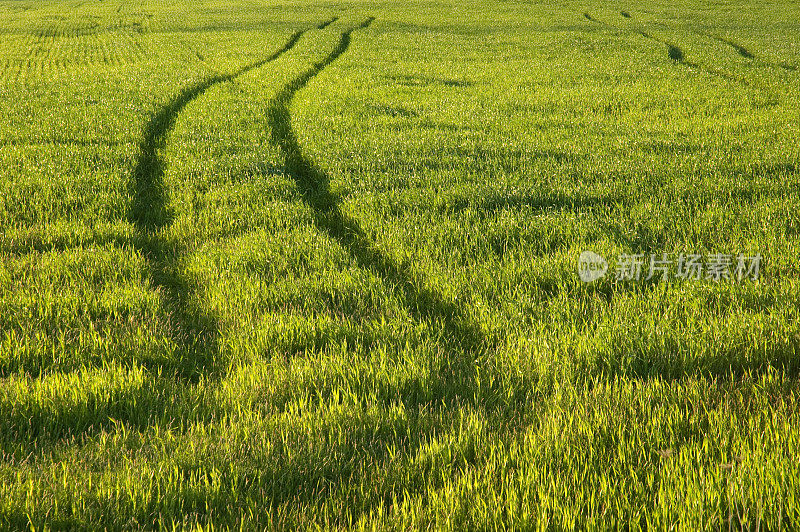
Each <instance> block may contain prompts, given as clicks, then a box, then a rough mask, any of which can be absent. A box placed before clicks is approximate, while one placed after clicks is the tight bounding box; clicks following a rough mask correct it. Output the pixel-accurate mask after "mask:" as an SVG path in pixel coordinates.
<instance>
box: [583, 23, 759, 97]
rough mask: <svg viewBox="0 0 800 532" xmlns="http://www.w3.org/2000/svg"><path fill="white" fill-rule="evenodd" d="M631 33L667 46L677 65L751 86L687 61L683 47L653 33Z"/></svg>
mask: <svg viewBox="0 0 800 532" xmlns="http://www.w3.org/2000/svg"><path fill="white" fill-rule="evenodd" d="M583 16H584V17H585V18H586V19H587V20H590V21H592V22H595V23H597V24H602V25H604V26H608V27H610V28H616V29H622V28H620V27H618V26H614V25H613V24H609V23H607V22H603V21H600V20H598V19H596V18H594V17H592V16H591V15H589V14H588V13H584V14H583ZM630 31H633V33H635V34H637V35H641V36H642V37H644V38H646V39H649V40H651V41H654V42H657V43H659V44H662V45H664V46H666V47H667V55H668V56H669V58H670V59H672V60H673V61H674V62H675V63H677V64H680V65H683V66H685V67H688V68H692V69H695V70H699V71H701V72H705V73H706V74H709V75H711V76H717V77H720V78H723V79H725V80H727V81H730V82H733V83H741V84H742V85H745V86H750V83H748V81H747V80H746V79H744V78H740V77H737V76H734V75H732V74H729V73H727V72H724V71H722V70H717V69H716V68H710V67H707V66H704V65H701V64H700V63H695V62H694V61H689V60H688V59H686V54H685V53H684V52H683V50H682V49H681V47H680V46H678V45H677V44H675V43H673V42H670V41H668V40H666V39H662V38H660V37H657V36H655V35H653V34H651V33H648V32H646V31H644V30H630Z"/></svg>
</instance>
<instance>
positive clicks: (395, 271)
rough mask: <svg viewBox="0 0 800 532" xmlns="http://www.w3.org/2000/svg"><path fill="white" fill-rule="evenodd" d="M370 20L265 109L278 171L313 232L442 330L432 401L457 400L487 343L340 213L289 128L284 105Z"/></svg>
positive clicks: (468, 321) (321, 175)
mask: <svg viewBox="0 0 800 532" xmlns="http://www.w3.org/2000/svg"><path fill="white" fill-rule="evenodd" d="M373 20H374V19H373V18H370V19H368V20H366V21H365V22H364V23H362V24H361V25H359V26H356V27H354V28H351V29H350V30H348V31H346V32H344V33H342V34H341V37H340V40H339V43H338V45H337V46H336V48H335V49H334V50H333V51H332V52H331V53H330V54H329V55H328V56H327V57H326V58H325V59H323V60H322V61H320V62H318V63H316V64H314V65H313V66H312V67H311V68H310V69H308V70H306V71H305V72H303V73H302V74H300V75H299V76H298V77H296V78H295V79H294V80H292V81H291V82H289V83H288V84H287V85H285V86H284V88H283V89H282V90H281V91H280V92H279V93H278V94H277V95H276V96H275V97H274V98H273V100H272V101H271V103H270V105H269V107H268V109H267V114H268V120H269V126H270V129H271V140H272V142H273V144H274V145H276V146H278V147H279V148H280V150H281V152H282V153H283V159H284V167H285V169H286V171H287V173H288V174H289V175H290V176H291V177H292V178H293V179H294V181H295V183H296V184H297V187H298V189H299V191H300V193H301V195H302V199H303V201H304V202H305V203H306V205H308V207H309V208H310V209H311V211H312V216H313V223H314V225H315V226H316V227H317V229H318V230H319V231H321V232H323V233H325V234H327V235H328V236H329V237H330V238H331V239H333V240H335V241H336V242H337V243H338V244H339V245H340V246H341V247H342V248H343V249H344V250H345V251H347V252H348V253H349V254H350V256H351V257H352V258H353V259H354V260H355V262H356V263H357V264H358V265H359V267H361V268H364V269H366V270H369V271H371V272H373V273H374V274H375V275H377V276H378V277H379V278H381V279H382V280H383V282H384V283H385V285H386V286H387V287H389V289H390V290H392V291H393V292H395V294H396V295H397V296H398V297H400V298H401V300H402V301H404V303H405V306H406V308H407V309H408V311H409V312H410V313H411V314H412V316H414V318H415V319H417V320H418V321H421V322H429V323H432V324H438V325H439V326H441V328H442V329H443V330H442V331H441V340H442V342H443V346H444V347H445V348H446V350H447V353H446V360H443V361H442V367H441V368H440V370H441V371H440V373H439V375H441V378H442V379H443V380H442V382H446V383H447V385H446V386H441V387H440V388H439V392H440V396H439V397H437V400H438V401H440V402H442V403H445V402H448V401H449V400H457V399H459V398H462V399H463V398H464V396H465V395H467V394H466V393H465V392H464V390H465V389H471V388H472V385H473V383H474V379H473V374H474V371H471V370H473V369H474V362H475V359H476V357H477V356H478V355H479V354H480V352H481V350H483V349H486V348H488V347H489V345H488V344H489V340H488V339H487V338H486V337H485V336H484V335H483V333H482V332H481V331H480V328H479V327H478V326H477V325H476V324H475V323H473V322H472V321H471V319H470V318H469V317H468V316H467V314H466V313H465V312H464V310H463V309H461V308H460V307H458V306H457V305H455V304H453V303H452V302H450V301H448V300H446V299H445V298H444V297H443V296H442V295H440V294H438V293H437V292H435V291H433V290H430V289H428V288H424V287H421V286H419V285H418V284H417V283H416V282H415V281H414V276H413V275H412V273H411V272H410V271H409V269H408V268H407V267H405V266H401V265H399V264H397V263H396V262H395V261H394V260H393V259H392V258H391V257H389V256H387V255H386V254H384V253H383V252H381V251H380V250H379V249H378V248H377V247H376V246H375V245H374V243H372V242H371V241H370V239H369V237H368V235H367V234H366V232H365V231H364V229H363V228H362V227H361V225H360V224H359V223H358V221H357V220H355V219H353V218H351V217H350V216H348V215H347V214H345V213H344V212H342V210H341V208H340V206H339V198H337V197H336V195H335V194H334V193H333V192H331V190H330V177H329V176H328V175H326V174H325V172H324V171H322V170H321V169H320V168H318V167H317V166H316V165H315V164H314V163H313V162H312V161H310V160H309V159H307V158H306V157H305V156H304V155H303V151H302V148H301V147H300V144H299V142H298V140H297V135H296V133H295V131H294V129H293V127H292V119H291V114H290V111H289V106H290V104H291V102H292V100H293V99H294V96H295V95H296V94H297V92H298V91H300V90H301V89H302V88H303V87H305V86H306V85H307V84H308V82H309V81H310V80H311V79H312V78H314V77H315V76H316V75H317V74H319V73H320V72H321V71H322V70H323V69H325V68H326V67H327V66H328V65H330V64H331V63H333V62H334V61H335V60H336V59H337V58H338V57H339V56H341V55H342V54H343V53H344V52H345V51H347V49H348V48H349V46H350V40H351V35H352V33H353V32H354V31H356V30H358V29H363V28H366V27H368V26H369V25H370V24H371V23H372V21H373ZM459 390H461V391H459Z"/></svg>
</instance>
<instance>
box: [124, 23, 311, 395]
mask: <svg viewBox="0 0 800 532" xmlns="http://www.w3.org/2000/svg"><path fill="white" fill-rule="evenodd" d="M303 33H305V30H303V31H298V32H296V33H294V34H293V35H292V36H291V37H290V38H289V40H288V41H286V43H285V44H284V45H283V46H282V47H281V48H280V49H279V50H277V51H276V52H274V53H273V54H271V55H270V56H268V57H266V58H264V59H261V60H259V61H256V62H253V63H250V64H248V65H245V66H243V67H242V68H240V69H239V70H237V71H235V72H233V73H230V74H224V75H223V74H216V75H214V76H211V77H209V78H206V79H205V80H203V81H200V82H198V83H195V84H194V85H191V86H189V87H187V88H185V89H183V90H182V91H181V92H180V93H179V94H178V95H177V96H175V97H174V98H173V99H172V100H171V101H170V102H169V103H167V104H166V105H165V106H163V107H162V108H161V109H159V110H158V112H156V113H155V115H153V117H152V118H151V119H150V121H149V122H148V124H147V126H146V127H145V131H144V136H143V139H142V141H141V143H140V145H139V156H138V158H137V160H136V166H135V168H134V171H133V175H132V185H133V201H132V204H131V208H130V211H129V215H128V219H129V221H130V222H131V223H132V224H133V225H134V227H135V228H136V230H137V233H138V234H137V236H136V239H135V241H134V246H135V247H136V248H137V249H138V250H139V252H140V253H141V254H142V255H143V256H144V257H145V258H146V260H147V262H148V264H149V267H150V271H151V279H152V282H153V284H154V285H155V288H157V289H159V290H160V291H161V292H162V294H163V297H164V298H165V305H166V307H167V308H168V309H169V312H170V315H169V318H170V320H171V323H169V328H170V336H171V338H172V341H173V342H174V344H175V346H176V349H177V355H178V356H177V360H176V370H177V373H178V374H180V375H181V376H183V377H188V378H191V379H196V378H199V377H200V376H201V374H202V373H204V372H207V371H208V368H209V367H214V365H215V364H218V363H219V361H217V360H214V357H213V354H214V352H215V350H216V349H215V347H216V342H217V334H218V327H217V324H216V323H215V321H214V320H213V319H212V318H211V317H210V316H208V315H207V314H206V313H204V312H203V311H202V310H201V309H199V308H198V307H197V305H195V304H194V303H193V301H192V299H193V298H192V294H193V293H194V287H193V286H192V283H191V281H190V280H189V279H188V278H187V277H186V276H185V275H183V274H182V273H181V272H180V264H179V263H180V260H181V258H182V257H183V256H184V255H185V253H186V250H185V249H181V246H180V245H179V244H177V243H174V242H170V241H169V240H168V239H167V238H166V237H165V235H164V231H165V230H166V229H167V228H168V227H169V226H170V224H171V223H172V219H171V218H172V217H171V214H170V213H169V209H168V206H167V193H166V190H165V185H164V173H165V167H166V165H165V161H164V160H163V158H162V155H161V152H162V151H163V149H164V148H165V147H166V142H167V137H168V135H169V132H170V131H171V130H172V129H173V127H174V125H175V122H176V120H177V117H178V115H179V114H180V112H181V111H183V109H184V108H185V107H186V106H187V105H188V104H189V103H190V102H192V101H193V100H195V99H196V98H198V97H199V96H200V95H202V94H203V93H204V92H205V91H207V90H208V89H210V88H211V87H213V86H214V85H217V84H219V83H223V82H226V81H233V80H235V79H236V78H238V77H239V76H242V75H244V74H246V73H247V72H250V71H252V70H254V69H256V68H259V67H261V66H264V65H265V64H267V63H269V62H272V61H275V60H276V59H278V58H279V57H281V56H282V55H283V54H285V53H286V52H288V51H289V50H291V49H292V48H293V47H294V46H295V45H296V44H297V41H298V40H300V37H301V36H302V35H303Z"/></svg>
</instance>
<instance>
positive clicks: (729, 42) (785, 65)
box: [700, 32, 797, 72]
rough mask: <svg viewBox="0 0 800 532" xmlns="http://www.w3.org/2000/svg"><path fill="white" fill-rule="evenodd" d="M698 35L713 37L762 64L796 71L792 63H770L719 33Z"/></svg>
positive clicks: (746, 57)
mask: <svg viewBox="0 0 800 532" xmlns="http://www.w3.org/2000/svg"><path fill="white" fill-rule="evenodd" d="M700 35H703V36H705V37H708V38H709V39H713V40H715V41H717V42H720V43H722V44H725V45H727V46H730V47H731V48H733V49H734V50H736V53H738V54H739V55H740V56H742V57H744V58H745V59H750V60H752V61H759V62H761V63H763V64H766V65H770V66H774V67H778V68H782V69H784V70H787V71H790V72H796V71H797V67H795V66H792V65H790V64H788V63H772V62H770V61H767V60H764V59H762V58H760V57H758V56H756V55H755V54H754V53H753V52H751V51H750V50H748V49H747V48H745V47H744V46H743V45H741V44H739V43H737V42H736V41H733V40H731V39H728V38H725V37H720V36H719V35H714V34H713V33H705V32H701V33H700Z"/></svg>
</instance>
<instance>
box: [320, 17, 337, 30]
mask: <svg viewBox="0 0 800 532" xmlns="http://www.w3.org/2000/svg"><path fill="white" fill-rule="evenodd" d="M337 20H339V17H333V18H332V19H330V20H327V21H325V22H323V23H322V24H320V25H319V26H317V29H318V30H324V29H325V28H327V27H328V26H330V25H331V24H333V23H334V22H336V21H337Z"/></svg>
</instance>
